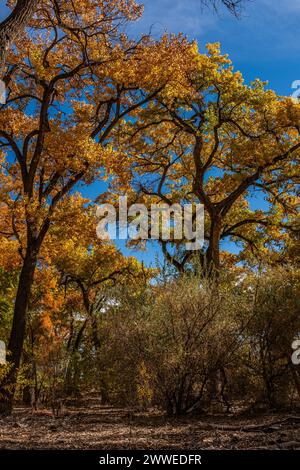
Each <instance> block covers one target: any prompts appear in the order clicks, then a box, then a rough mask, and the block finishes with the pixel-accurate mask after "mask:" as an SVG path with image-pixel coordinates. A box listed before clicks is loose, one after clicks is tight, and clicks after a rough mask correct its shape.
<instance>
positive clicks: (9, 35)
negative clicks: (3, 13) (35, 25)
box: [0, 0, 38, 66]
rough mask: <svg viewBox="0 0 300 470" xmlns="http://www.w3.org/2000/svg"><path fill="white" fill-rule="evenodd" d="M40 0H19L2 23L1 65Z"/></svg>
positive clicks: (0, 25) (0, 31)
mask: <svg viewBox="0 0 300 470" xmlns="http://www.w3.org/2000/svg"><path fill="white" fill-rule="evenodd" d="M37 3H38V0H18V1H17V4H16V6H15V8H14V9H13V11H12V12H11V14H10V15H9V16H8V17H7V18H6V19H5V20H4V21H2V23H1V24H0V66H2V64H3V62H4V60H5V54H6V51H7V50H8V48H9V47H10V46H11V44H12V43H13V41H14V40H15V39H16V37H17V36H18V34H19V33H20V32H22V31H23V29H24V27H25V26H26V23H27V21H28V19H29V18H30V17H31V15H32V14H33V11H34V8H35V6H36V5H37Z"/></svg>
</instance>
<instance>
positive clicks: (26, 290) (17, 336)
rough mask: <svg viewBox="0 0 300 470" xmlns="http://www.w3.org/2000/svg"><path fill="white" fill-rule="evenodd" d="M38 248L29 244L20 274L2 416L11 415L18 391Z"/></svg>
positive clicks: (1, 390)
mask: <svg viewBox="0 0 300 470" xmlns="http://www.w3.org/2000/svg"><path fill="white" fill-rule="evenodd" d="M38 251H39V250H38V248H37V247H36V246H34V245H33V244H29V246H28V248H27V252H26V255H25V258H24V262H23V266H22V270H21V273H20V278H19V284H18V290H17V295H16V300H15V307H14V316H13V324H12V329H11V334H10V339H9V343H8V348H7V349H8V353H9V357H8V359H9V363H10V364H11V369H10V371H9V372H8V374H7V376H6V377H5V379H4V381H3V382H2V383H1V386H0V396H1V401H0V414H10V413H11V411H12V405H13V398H14V394H15V389H16V381H17V373H18V368H19V367H20V362H21V357H22V351H23V344H24V338H25V330H26V313H27V309H28V303H29V296H30V292H31V287H32V284H33V276H34V271H35V268H36V264H37V257H38Z"/></svg>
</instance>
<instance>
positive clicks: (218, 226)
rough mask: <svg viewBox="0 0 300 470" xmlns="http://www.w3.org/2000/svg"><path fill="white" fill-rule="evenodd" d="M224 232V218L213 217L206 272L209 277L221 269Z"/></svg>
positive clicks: (216, 215) (217, 215)
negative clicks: (222, 234) (221, 245)
mask: <svg viewBox="0 0 300 470" xmlns="http://www.w3.org/2000/svg"><path fill="white" fill-rule="evenodd" d="M221 230H222V217H221V216H220V215H219V214H213V215H211V226H210V235H209V245H208V249H207V254H206V271H207V273H208V274H209V275H211V274H213V272H218V271H219V269H220V238H221Z"/></svg>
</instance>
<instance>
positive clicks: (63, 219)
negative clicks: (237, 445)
mask: <svg viewBox="0 0 300 470" xmlns="http://www.w3.org/2000/svg"><path fill="white" fill-rule="evenodd" d="M141 14H142V8H141V6H140V5H138V4H137V3H135V2H134V1H133V0H113V1H102V0H84V1H82V0H80V1H79V0H72V1H69V0H64V1H62V2H52V1H47V0H45V1H40V2H39V7H38V8H37V10H36V12H35V14H34V15H33V16H32V18H31V19H30V20H29V25H28V27H27V28H26V29H25V31H24V32H23V33H22V35H20V36H19V37H18V38H17V39H16V40H15V44H14V46H13V47H12V48H11V49H10V50H9V51H8V52H7V54H6V58H5V74H4V78H3V80H4V82H5V84H6V88H7V100H6V103H5V104H3V105H1V110H0V143H1V149H0V186H1V195H0V216H1V217H0V287H1V296H0V315H1V317H0V337H1V338H2V337H3V339H5V341H6V343H7V347H8V360H9V367H8V368H7V370H5V371H4V370H1V371H0V372H1V374H0V381H1V387H0V402H1V403H0V404H1V411H2V412H3V413H9V412H10V411H11V409H12V404H13V399H14V396H15V398H16V399H17V400H24V401H25V402H27V403H30V404H31V405H32V406H33V407H35V408H37V407H39V406H44V405H45V406H52V409H53V412H54V413H55V414H57V413H59V412H60V408H61V405H62V403H65V402H67V401H68V400H69V399H71V398H72V399H73V398H75V399H77V400H78V399H80V397H82V396H84V395H85V394H86V393H87V392H88V391H91V390H93V391H94V392H95V393H97V396H99V399H101V400H102V403H112V404H122V405H126V406H127V405H135V406H139V407H148V406H158V407H160V408H163V409H164V410H166V411H167V412H168V413H169V414H182V413H191V412H193V411H195V410H202V409H205V408H207V407H209V406H210V404H211V403H212V402H213V401H214V400H217V401H218V402H219V403H220V405H221V406H224V407H225V408H226V409H228V410H229V409H230V407H231V406H233V403H234V401H235V400H238V399H241V398H243V399H245V398H247V400H250V402H251V403H253V406H255V405H256V404H257V403H258V402H263V403H264V404H268V406H282V405H291V404H292V403H293V402H294V401H295V400H299V393H300V385H299V384H300V377H299V370H298V369H296V367H294V366H293V364H292V363H291V361H290V353H291V351H290V345H291V343H292V341H293V339H294V336H295V335H296V334H297V333H298V332H299V326H300V325H299V314H298V312H299V279H300V278H299V248H298V246H299V235H298V234H299V224H298V222H297V211H298V209H299V195H298V193H297V184H298V183H299V169H298V165H299V154H300V153H299V152H300V139H299V129H300V127H299V126H300V105H299V103H296V102H294V101H293V100H292V99H290V98H286V97H280V96H278V95H276V93H275V92H273V91H271V90H269V89H268V88H267V85H266V84H264V83H262V82H260V81H259V80H256V81H255V82H253V83H251V84H246V83H245V81H244V80H243V77H242V75H241V74H240V72H238V71H235V70H234V68H233V65H232V63H231V62H230V59H229V58H228V56H227V55H224V54H223V53H222V52H221V49H220V45H219V44H210V45H208V46H207V48H206V50H204V49H203V51H202V52H201V51H200V50H199V47H200V46H198V45H197V43H196V42H190V41H189V40H188V39H187V38H186V37H184V36H182V35H178V36H176V35H164V36H162V37H161V38H159V39H154V38H152V37H151V36H150V35H144V36H141V37H140V38H138V39H135V40H134V39H132V38H131V37H128V36H127V35H126V34H125V31H126V28H125V26H126V24H127V23H128V22H131V21H135V20H137V19H138V18H139V17H140V15H141ZM201 49H202V47H201ZM92 183H94V186H93V187H95V183H98V186H97V188H98V192H97V195H96V197H95V198H94V199H92V198H91V197H90V198H88V197H84V196H83V195H82V189H84V190H85V191H86V193H88V187H89V185H91V184H92ZM124 194H126V195H127V196H128V198H129V200H130V202H135V203H136V202H141V203H144V204H145V205H146V206H147V207H150V206H151V204H154V203H158V204H161V203H164V204H167V205H172V204H173V203H180V204H185V203H191V202H193V203H201V204H203V206H204V209H205V243H204V246H203V248H202V249H201V250H199V251H198V252H187V251H185V250H184V243H185V240H179V241H178V240H173V239H172V234H171V239H170V240H169V241H166V240H163V239H161V240H159V241H158V242H159V244H160V246H161V250H162V254H163V256H162V258H164V261H163V262H161V264H162V265H161V266H157V267H156V268H155V269H153V268H151V269H150V268H149V267H145V266H144V265H143V264H142V263H140V262H139V261H138V260H137V258H136V257H135V256H131V257H126V256H125V255H124V254H123V253H122V252H121V251H120V250H119V249H118V247H117V246H116V245H115V244H114V243H113V242H110V241H101V240H99V239H97V237H96V224H97V220H96V202H110V203H112V204H114V203H116V201H117V198H118V197H119V195H124ZM254 194H259V196H260V198H261V201H263V208H253V205H252V197H253V195H254ZM226 241H227V242H228V241H230V242H233V243H235V244H236V246H237V247H238V248H239V249H238V250H235V254H233V253H232V252H230V251H229V250H227V251H226V250H225V249H223V247H224V245H223V243H224V242H226ZM136 245H137V246H135V249H139V248H142V246H139V244H136ZM133 255H134V252H133ZM0 367H1V366H0Z"/></svg>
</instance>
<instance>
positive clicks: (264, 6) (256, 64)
mask: <svg viewBox="0 0 300 470" xmlns="http://www.w3.org/2000/svg"><path fill="white" fill-rule="evenodd" d="M5 3H6V2H4V1H1V2H0V20H1V19H3V17H5V16H6V14H7V11H8V10H7V8H6V7H5ZM143 3H144V14H143V17H142V18H141V19H140V20H139V21H138V22H134V23H132V24H131V25H130V26H129V27H128V28H127V30H128V33H129V34H130V35H131V36H134V37H139V35H140V34H141V33H148V32H149V31H150V30H151V32H152V34H153V35H154V36H157V37H158V36H160V35H161V34H163V33H165V32H169V33H170V32H175V33H179V32H183V33H184V34H186V35H187V36H188V37H189V38H190V39H196V40H197V41H198V44H199V49H200V50H201V51H204V49H205V44H206V43H209V42H220V43H221V47H222V52H224V53H228V54H229V56H230V58H231V60H232V62H233V64H234V67H235V68H236V69H237V70H240V71H241V72H242V74H243V76H244V78H245V80H246V81H247V82H248V83H249V82H250V81H252V80H253V79H255V78H260V79H262V80H264V81H268V82H269V87H270V88H272V89H274V90H275V91H276V92H277V93H278V94H281V95H291V93H292V92H293V90H292V88H291V85H292V83H293V81H295V80H300V62H299V57H300V40H299V37H298V36H299V34H298V33H299V32H300V31H299V30H300V0H249V1H247V0H245V3H244V11H243V12H242V15H241V17H240V19H236V18H235V17H233V16H232V15H230V14H229V13H228V12H227V11H226V10H225V9H224V8H221V9H220V11H219V13H218V14H215V13H214V12H213V11H212V10H211V9H208V8H205V7H203V6H201V0H144V2H143ZM98 184H99V183H98ZM98 184H94V185H93V186H92V187H89V188H85V189H84V194H85V195H87V196H90V197H93V196H95V195H96V194H97V193H98V192H99V189H100V188H99V186H98ZM100 187H101V185H100ZM98 188H99V189H98ZM252 203H253V208H254V207H260V205H262V204H263V200H262V198H261V197H259V196H258V197H257V199H256V200H255V201H254V200H253V201H252ZM122 245H124V244H122ZM231 248H232V246H231ZM122 249H123V250H124V252H125V253H126V254H133V253H132V251H130V250H126V249H124V246H123V247H122ZM158 251H159V250H158V248H157V247H155V245H154V246H152V247H151V248H149V250H148V251H147V252H142V253H140V254H138V258H139V259H141V260H144V261H145V262H146V263H147V264H148V263H149V262H150V260H151V259H153V257H154V256H155V253H157V252H158ZM234 251H236V250H234ZM135 254H136V253H135Z"/></svg>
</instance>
